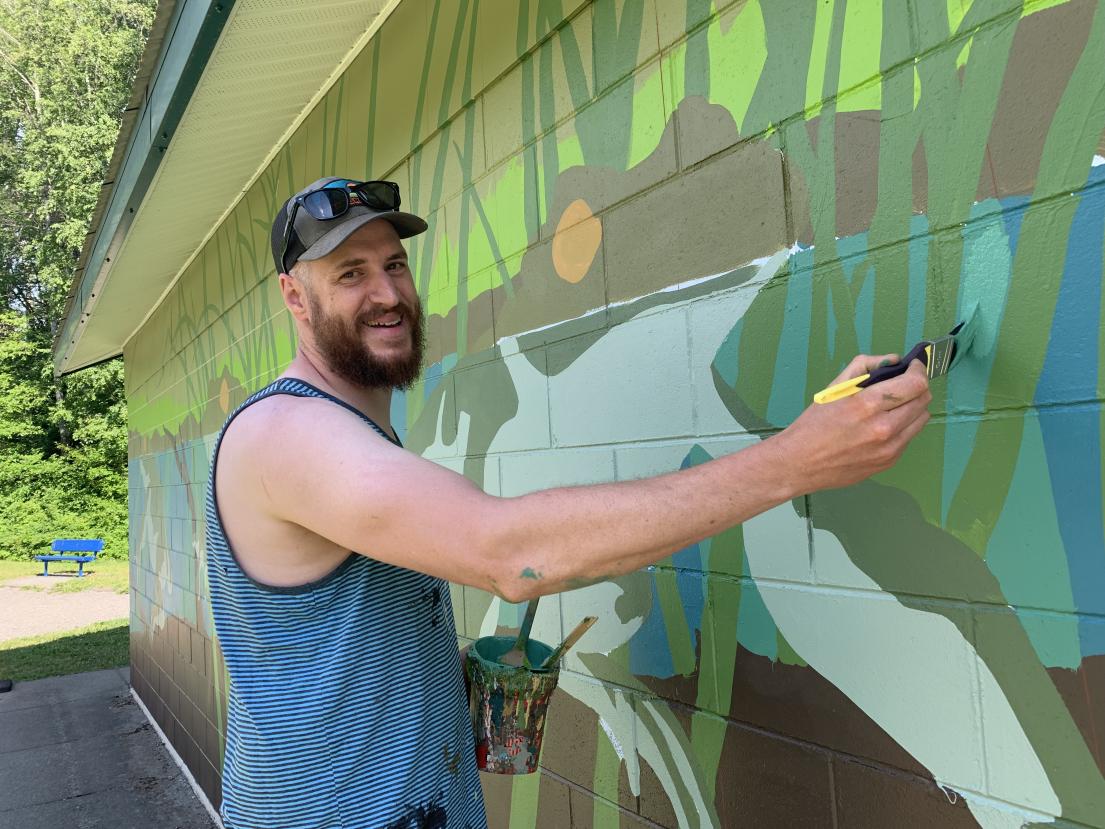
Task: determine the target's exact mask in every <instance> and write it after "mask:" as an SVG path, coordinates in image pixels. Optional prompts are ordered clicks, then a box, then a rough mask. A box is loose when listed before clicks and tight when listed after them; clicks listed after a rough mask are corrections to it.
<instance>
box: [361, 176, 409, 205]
mask: <svg viewBox="0 0 1105 829" xmlns="http://www.w3.org/2000/svg"><path fill="white" fill-rule="evenodd" d="M357 193H358V194H359V195H360V197H361V198H362V199H363V200H364V202H365V206H366V207H370V208H372V209H373V210H398V209H399V185H397V184H395V183H394V182H391V181H366V182H365V183H364V184H361V185H358V187H357Z"/></svg>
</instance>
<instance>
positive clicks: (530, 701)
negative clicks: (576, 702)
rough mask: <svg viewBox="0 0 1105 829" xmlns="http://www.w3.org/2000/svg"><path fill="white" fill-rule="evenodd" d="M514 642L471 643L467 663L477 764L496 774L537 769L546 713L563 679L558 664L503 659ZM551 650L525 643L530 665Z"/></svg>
mask: <svg viewBox="0 0 1105 829" xmlns="http://www.w3.org/2000/svg"><path fill="white" fill-rule="evenodd" d="M516 641H517V637H514V636H484V637H482V638H480V639H477V640H476V641H475V642H473V643H472V647H470V648H469V649H468V656H467V657H466V658H465V661H464V675H465V676H466V677H467V679H468V713H469V715H470V716H471V718H472V731H473V734H474V737H475V741H476V767H477V768H478V769H479V770H480V771H486V772H491V773H493V774H532V773H533V772H535V771H537V762H538V760H539V759H540V756H541V742H542V740H543V739H544V736H545V714H546V713H547V711H548V708H549V698H550V697H551V696H552V692H553V691H554V690H555V688H556V683H557V680H558V679H559V678H560V667H559V666H557V667H555V668H553V669H552V670H550V671H538V670H533V669H530V668H525V667H522V666H517V667H515V666H514V665H504V664H503V663H502V662H500V661H499V659H500V658H501V657H502V656H503V654H505V653H506V652H507V651H509V650H511V649H512V648H513V647H514V643H515V642H516ZM552 652H553V649H552V648H551V647H549V646H548V645H546V644H545V643H544V642H538V641H537V640H535V639H530V640H529V641H528V642H527V643H526V655H527V656H528V657H529V661H530V664H531V665H540V664H541V663H542V662H544V661H545V660H546V659H548V657H549V656H550V655H551V654H552Z"/></svg>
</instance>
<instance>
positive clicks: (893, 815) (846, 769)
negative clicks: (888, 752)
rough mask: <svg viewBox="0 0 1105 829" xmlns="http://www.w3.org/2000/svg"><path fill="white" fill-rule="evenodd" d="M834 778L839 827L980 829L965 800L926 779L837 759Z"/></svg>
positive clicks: (871, 828)
mask: <svg viewBox="0 0 1105 829" xmlns="http://www.w3.org/2000/svg"><path fill="white" fill-rule="evenodd" d="M833 779H834V782H835V784H836V815H837V820H836V827H837V829H885V827H889V826H893V827H895V829H932V827H934V826H939V827H941V829H978V823H977V822H976V821H975V819H974V817H972V816H971V812H970V810H968V809H967V804H966V802H965V801H964V800H963V798H962V797H959V796H958V795H956V794H954V793H953V794H951V795H948V794H945V793H944V792H943V791H942V790H941V789H940V788H939V787H938V786H937V785H936V784H935V783H932V782H931V781H929V780H922V779H920V778H917V777H911V776H908V775H897V774H888V773H886V772H885V771H883V770H881V769H876V768H872V767H870V766H866V765H861V764H860V763H854V762H849V761H845V760H840V759H834V760H833ZM953 800H954V802H952V801H953Z"/></svg>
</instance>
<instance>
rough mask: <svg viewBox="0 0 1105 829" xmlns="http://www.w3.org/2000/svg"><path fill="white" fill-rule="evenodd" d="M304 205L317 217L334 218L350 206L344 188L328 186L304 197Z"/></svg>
mask: <svg viewBox="0 0 1105 829" xmlns="http://www.w3.org/2000/svg"><path fill="white" fill-rule="evenodd" d="M303 206H304V207H305V208H306V209H307V212H308V213H310V214H311V215H312V216H313V217H315V218H316V219H320V220H322V219H333V218H334V217H335V216H340V215H342V214H343V213H344V212H345V211H346V210H347V209H348V207H349V196H348V194H347V193H346V191H345V189H344V188H341V189H339V188H337V187H328V188H326V189H324V190H316V191H315V192H313V193H308V194H307V195H306V196H304V197H303Z"/></svg>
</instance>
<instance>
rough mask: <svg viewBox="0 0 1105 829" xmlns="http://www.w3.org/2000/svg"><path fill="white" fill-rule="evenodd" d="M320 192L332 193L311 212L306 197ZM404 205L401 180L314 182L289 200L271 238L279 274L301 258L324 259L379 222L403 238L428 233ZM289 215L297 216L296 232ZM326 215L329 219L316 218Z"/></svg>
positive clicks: (294, 220) (314, 204) (294, 221)
mask: <svg viewBox="0 0 1105 829" xmlns="http://www.w3.org/2000/svg"><path fill="white" fill-rule="evenodd" d="M317 191H326V192H325V193H324V194H323V196H321V197H315V198H314V199H312V200H311V202H310V208H308V207H305V206H304V199H305V197H307V196H309V195H311V194H313V193H316V192H317ZM333 191H338V193H341V195H339V194H338V193H335V192H333ZM399 204H400V199H399V185H398V184H396V183H395V182H390V181H370V182H361V181H357V180H355V179H347V178H342V177H340V176H330V177H328V178H320V179H319V180H318V181H314V182H312V183H311V184H309V185H307V186H306V187H304V188H303V189H302V190H300V191H299V192H298V193H296V194H295V195H294V196H292V197H291V198H290V199H288V200H287V201H286V202H284V205H283V207H281V208H280V212H279V213H277V214H276V218H275V219H274V220H273V223H272V233H271V237H270V238H271V241H272V258H273V262H274V263H275V264H276V272H277V273H287V272H288V271H290V270H291V269H292V267H293V266H294V265H295V263H296V262H298V261H299V260H300V259H303V260H305V261H308V262H309V261H312V260H314V259H321V258H322V257H324V256H326V254H328V253H331V252H332V251H334V250H335V249H336V248H337V247H338V246H339V245H341V243H342V242H344V241H345V240H346V239H348V238H349V236H350V235H351V234H352V233H353V232H354V231H355V230H357V229H358V228H359V227H362V226H363V225H365V224H368V223H369V222H371V221H373V220H374V219H383V220H384V221H386V222H390V223H391V225H392V226H393V227H394V228H395V232H396V233H398V234H399V238H400V239H407V238H409V237H411V236H417V235H418V234H419V233H423V232H425V230H426V228H427V224H426V222H425V221H424V220H423V219H421V218H419V217H418V216H415V215H414V214H413V213H402V212H400V211H399ZM343 207H344V208H345V209H344V212H342V211H341V208H343ZM335 212H336V213H337V215H335V216H334V217H333V218H325V215H326V214H327V213H335ZM289 213H292V215H293V218H292V227H290V228H289V227H288V214H289ZM320 213H321V214H322V215H323V216H324V218H322V219H319V218H316V215H313V214H320Z"/></svg>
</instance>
